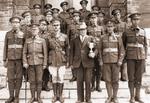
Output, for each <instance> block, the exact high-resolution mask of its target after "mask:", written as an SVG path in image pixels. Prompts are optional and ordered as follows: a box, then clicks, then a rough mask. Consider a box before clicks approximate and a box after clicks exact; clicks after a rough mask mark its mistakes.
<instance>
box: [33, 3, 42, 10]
mask: <svg viewBox="0 0 150 103" xmlns="http://www.w3.org/2000/svg"><path fill="white" fill-rule="evenodd" d="M33 9H41V5H40V4H34V5H33Z"/></svg>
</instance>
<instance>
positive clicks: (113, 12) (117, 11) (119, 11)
mask: <svg viewBox="0 0 150 103" xmlns="http://www.w3.org/2000/svg"><path fill="white" fill-rule="evenodd" d="M118 13H121V10H120V9H114V10H113V11H112V12H111V14H112V15H116V14H118Z"/></svg>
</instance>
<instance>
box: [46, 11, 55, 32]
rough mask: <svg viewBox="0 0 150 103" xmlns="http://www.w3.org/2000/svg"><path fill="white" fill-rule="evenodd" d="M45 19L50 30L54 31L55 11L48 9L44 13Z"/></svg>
mask: <svg viewBox="0 0 150 103" xmlns="http://www.w3.org/2000/svg"><path fill="white" fill-rule="evenodd" d="M44 16H45V19H46V20H47V22H48V32H50V33H51V32H52V31H53V25H52V20H53V13H52V11H51V10H48V11H46V12H45V13H44Z"/></svg>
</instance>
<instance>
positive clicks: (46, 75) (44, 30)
mask: <svg viewBox="0 0 150 103" xmlns="http://www.w3.org/2000/svg"><path fill="white" fill-rule="evenodd" d="M39 29H40V34H39V36H40V37H41V38H43V39H45V41H46V45H47V47H48V37H49V36H50V33H49V32H48V22H47V20H45V19H41V20H40V21H39ZM47 52H48V51H47ZM49 81H51V75H50V72H49V71H48V68H45V69H44V71H43V83H42V90H45V91H50V88H49V87H48V82H49Z"/></svg>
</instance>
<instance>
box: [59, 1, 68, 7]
mask: <svg viewBox="0 0 150 103" xmlns="http://www.w3.org/2000/svg"><path fill="white" fill-rule="evenodd" d="M64 5H68V2H66V1H64V2H62V3H60V7H63V6H64Z"/></svg>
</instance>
